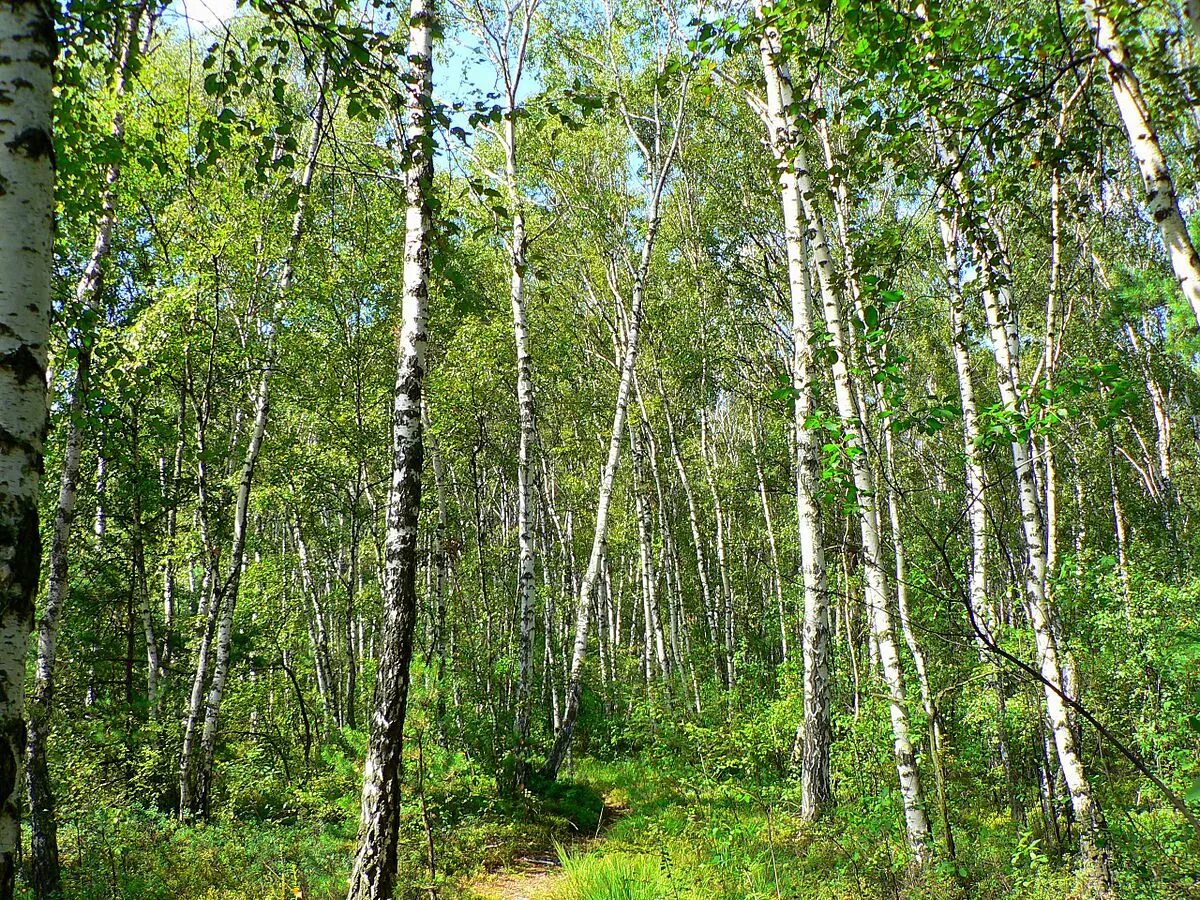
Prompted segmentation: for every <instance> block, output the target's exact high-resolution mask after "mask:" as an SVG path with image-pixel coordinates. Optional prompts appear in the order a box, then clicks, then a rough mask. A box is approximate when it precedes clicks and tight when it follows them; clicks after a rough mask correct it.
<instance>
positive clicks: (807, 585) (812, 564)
mask: <svg viewBox="0 0 1200 900" xmlns="http://www.w3.org/2000/svg"><path fill="white" fill-rule="evenodd" d="M773 40H777V38H774V39H772V38H770V37H766V38H764V40H763V41H762V43H761V45H760V49H761V56H762V64H763V72H764V75H765V77H766V82H767V94H766V98H767V109H766V117H765V119H766V125H767V133H768V138H769V142H770V146H771V150H772V152H773V154H774V156H775V159H776V165H777V177H778V180H779V191H780V202H781V204H782V207H783V222H784V240H785V246H786V249H787V262H788V288H789V295H790V299H791V309H792V326H791V327H792V346H793V351H792V354H793V355H792V394H793V406H794V418H795V423H794V428H795V436H796V523H797V529H798V532H799V543H800V561H801V569H802V575H803V582H804V585H803V590H804V633H803V648H802V652H803V662H804V721H803V723H802V725H801V729H802V736H803V740H802V744H803V756H802V761H801V815H802V816H803V818H805V819H806V820H809V821H811V820H814V819H816V818H817V817H818V816H819V815H821V813H822V812H823V811H825V810H826V809H827V808H828V807H829V806H831V805H832V803H833V786H832V782H831V781H830V774H829V756H830V752H831V749H832V745H833V725H832V720H831V707H830V703H831V688H832V673H831V659H832V646H831V639H830V616H829V597H828V578H827V575H826V570H825V528H824V519H823V516H822V513H821V504H820V500H819V493H818V492H819V490H820V479H821V474H820V473H821V458H820V453H821V451H820V447H821V445H820V441H819V439H818V435H817V434H816V433H815V432H814V429H813V428H812V427H811V426H810V422H809V420H810V418H811V417H812V415H813V413H814V412H816V391H815V388H814V377H815V373H814V372H813V362H812V350H813V347H812V339H813V334H814V327H813V326H814V322H813V303H812V293H811V290H810V280H809V266H808V254H807V248H806V236H805V231H806V225H805V220H804V211H803V209H802V202H801V198H800V185H799V181H798V178H797V172H796V165H795V159H794V157H793V155H792V152H791V148H792V147H793V146H795V145H796V144H797V142H798V140H799V135H798V134H797V129H796V122H795V119H794V117H793V116H792V115H791V114H790V110H789V109H788V107H789V106H790V86H788V87H787V88H786V89H785V87H784V78H785V76H784V73H783V71H782V70H781V68H780V64H779V62H778V58H777V57H778V52H777V49H776V46H775V44H774V43H773ZM855 693H856V696H857V691H856V692H855Z"/></svg>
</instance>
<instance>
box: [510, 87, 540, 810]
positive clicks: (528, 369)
mask: <svg viewBox="0 0 1200 900" xmlns="http://www.w3.org/2000/svg"><path fill="white" fill-rule="evenodd" d="M512 89H513V90H514V91H515V89H516V87H515V85H514V86H513V88H512ZM515 105H516V98H515V96H510V98H509V109H508V114H507V117H506V118H505V123H504V124H505V141H504V143H505V176H506V178H507V181H508V194H509V203H510V204H511V206H512V235H511V237H510V238H509V255H510V263H511V278H510V291H509V297H510V300H511V301H512V314H513V335H514V338H515V341H516V351H517V408H518V411H519V419H520V437H519V440H518V445H517V543H518V551H519V552H518V564H517V608H518V609H519V610H520V632H519V638H518V642H517V647H518V652H517V696H516V700H515V706H516V723H515V728H514V731H515V732H516V744H517V746H516V756H517V787H518V788H520V787H521V786H523V784H524V781H525V778H526V774H527V769H528V764H527V761H526V755H527V754H528V743H529V722H530V716H529V714H530V709H529V705H530V685H531V683H532V679H533V627H534V615H535V613H536V606H537V587H536V585H535V583H534V574H535V573H534V556H535V553H536V546H535V541H534V535H533V524H532V517H533V484H532V482H533V473H534V469H533V464H532V454H533V441H534V417H533V367H532V364H531V357H530V353H529V332H528V328H527V327H526V324H525V214H524V213H523V212H522V210H521V198H520V195H519V193H518V190H517V136H516V110H515Z"/></svg>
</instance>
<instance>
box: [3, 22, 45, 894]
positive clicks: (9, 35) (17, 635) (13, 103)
mask: <svg viewBox="0 0 1200 900" xmlns="http://www.w3.org/2000/svg"><path fill="white" fill-rule="evenodd" d="M54 18H55V7H54V5H53V4H51V3H49V2H41V0H23V2H16V3H7V4H4V5H3V6H0V97H4V98H5V99H6V103H5V106H4V115H3V116H0V184H3V186H4V190H3V191H0V221H4V222H5V223H12V222H21V223H23V225H22V227H21V228H20V229H14V228H11V227H7V226H6V227H4V228H0V269H2V270H3V271H4V272H5V273H6V275H5V277H4V278H3V279H0V428H2V430H3V434H4V436H5V440H3V441H0V598H2V599H3V608H2V611H0V653H2V660H0V698H2V699H0V735H3V739H2V741H3V746H2V747H0V759H3V765H0V898H4V900H7V898H10V897H12V896H13V891H14V888H15V879H16V872H17V861H18V856H19V853H20V840H21V823H20V805H21V794H20V773H21V758H22V755H23V754H24V751H25V656H26V641H27V639H28V637H29V633H30V631H31V630H32V628H33V616H34V601H35V598H36V594H37V590H38V579H39V575H40V571H41V564H42V543H41V537H40V534H39V531H38V485H39V481H40V476H41V473H42V451H43V441H44V439H45V435H46V419H47V397H46V361H47V352H48V349H49V348H48V344H49V337H50V287H51V272H52V268H53V241H54V152H53V146H54V145H53V138H52V125H53V120H54V113H53V93H52V85H53V67H54V63H55V53H56V41H55V34H54Z"/></svg>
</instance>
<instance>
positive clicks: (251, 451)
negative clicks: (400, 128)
mask: <svg viewBox="0 0 1200 900" xmlns="http://www.w3.org/2000/svg"><path fill="white" fill-rule="evenodd" d="M324 81H325V78H324V75H322V78H321V82H320V83H319V85H318V90H319V96H318V99H317V105H316V109H315V111H314V115H313V129H312V136H311V139H310V141H309V146H308V159H307V163H306V165H305V167H304V171H303V173H302V174H301V177H300V182H299V184H298V185H297V187H296V190H297V192H298V197H297V203H296V211H295V213H294V214H293V217H292V225H291V232H290V234H289V236H288V246H287V251H286V255H285V257H284V259H283V268H282V270H281V271H280V275H279V282H278V285H277V287H276V289H277V291H278V296H279V301H280V302H281V303H283V302H286V300H287V297H288V293H289V292H290V290H291V287H292V279H293V276H294V274H295V257H296V255H297V254H298V253H299V250H300V241H301V239H302V237H303V236H304V227H305V223H306V214H307V208H308V194H309V190H310V188H311V186H312V180H313V176H314V175H315V173H316V166H317V155H318V153H319V152H320V148H321V138H322V131H323V128H324V122H325V96H324V87H325V85H324ZM265 312H266V315H267V316H268V317H270V316H271V315H272V314H273V313H274V310H273V309H272V308H270V307H268V309H267V310H266V311H265ZM275 354H276V344H275V337H274V332H273V331H272V333H271V335H270V336H269V337H268V338H267V344H266V350H265V361H264V363H263V368H262V372H261V373H260V375H259V379H258V384H257V386H256V388H255V390H254V420H253V424H252V425H251V429H250V439H249V442H248V444H247V445H246V453H245V456H244V458H243V460H242V470H241V476H240V478H239V479H238V491H237V499H236V504H235V507H234V517H233V545H232V548H231V552H230V557H229V571H228V573H227V574H226V575H225V578H224V580H223V581H222V582H221V584H220V585H218V586H216V587H215V589H214V591H213V606H212V608H211V609H210V615H211V616H213V617H215V618H216V619H217V620H218V624H217V631H216V647H215V650H214V656H213V668H212V680H211V682H210V684H209V688H208V692H207V697H206V699H205V703H204V728H203V731H202V732H201V737H200V748H199V749H200V756H199V759H198V760H196V761H195V762H193V761H192V760H191V759H190V756H189V755H184V756H183V757H181V760H180V784H181V795H182V794H183V787H182V786H183V783H184V782H185V781H188V782H191V781H194V782H195V785H196V787H195V790H194V791H189V792H188V800H189V807H188V809H186V810H185V809H183V806H182V803H181V809H180V813H181V815H185V816H190V815H195V814H196V813H200V812H202V813H204V814H205V815H206V816H207V814H208V811H209V807H210V803H211V796H210V790H211V787H212V775H213V754H214V751H215V748H216V741H217V727H218V722H219V719H220V712H221V704H222V701H223V700H224V697H225V684H226V680H227V678H228V676H229V662H230V650H231V645H232V641H233V618H234V611H235V609H236V607H237V601H238V593H239V591H240V589H241V580H242V572H243V569H244V566H245V552H246V538H247V531H248V527H249V515H250V490H251V487H252V485H253V482H254V471H255V468H256V467H257V465H258V457H259V454H260V452H261V450H262V444H263V439H264V437H265V436H266V430H267V416H268V412H269V409H270V397H271V375H272V374H273V370H274V366H275ZM193 696H195V695H194V694H193ZM194 719H195V710H193V711H192V713H191V714H190V715H189V721H194ZM189 749H190V748H189Z"/></svg>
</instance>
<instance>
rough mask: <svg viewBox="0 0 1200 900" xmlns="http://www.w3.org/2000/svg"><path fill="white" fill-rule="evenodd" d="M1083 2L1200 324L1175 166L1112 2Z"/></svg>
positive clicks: (1192, 253)
mask: <svg viewBox="0 0 1200 900" xmlns="http://www.w3.org/2000/svg"><path fill="white" fill-rule="evenodd" d="M1082 2H1083V8H1084V10H1085V12H1086V13H1087V15H1088V24H1089V26H1090V27H1091V31H1092V39H1093V41H1094V43H1095V46H1096V51H1097V52H1098V53H1099V55H1100V58H1101V59H1102V60H1103V62H1104V71H1105V73H1106V74H1107V75H1108V81H1109V84H1111V85H1112V92H1113V98H1114V99H1115V100H1116V103H1117V111H1118V112H1119V113H1120V115H1121V123H1122V124H1123V125H1124V126H1125V133H1126V135H1128V137H1129V147H1130V149H1131V150H1132V151H1133V155H1134V158H1135V159H1136V161H1137V165H1138V171H1139V172H1141V175H1142V181H1143V183H1144V185H1145V188H1146V201H1145V202H1146V214H1147V215H1148V216H1149V217H1150V218H1151V219H1153V220H1154V221H1155V222H1156V223H1157V224H1158V229H1159V232H1160V233H1161V235H1162V239H1163V243H1164V244H1166V246H1167V253H1168V254H1169V256H1170V257H1171V267H1172V268H1173V269H1174V270H1175V278H1176V279H1177V280H1178V281H1179V288H1180V290H1182V291H1183V297H1184V299H1185V300H1187V302H1188V305H1189V306H1190V307H1191V308H1192V314H1193V315H1194V316H1195V317H1196V323H1197V325H1198V326H1200V254H1197V252H1196V247H1195V245H1194V244H1193V243H1192V238H1191V235H1189V234H1188V229H1187V223H1186V222H1185V221H1184V220H1183V216H1182V215H1181V214H1180V212H1179V198H1178V197H1177V196H1176V194H1175V182H1174V181H1173V180H1172V179H1171V168H1170V166H1169V165H1168V164H1167V157H1166V155H1165V154H1164V153H1163V151H1162V147H1161V146H1160V145H1159V143H1158V134H1157V133H1156V132H1155V130H1154V123H1153V122H1151V121H1150V109H1149V107H1148V106H1147V104H1146V100H1145V97H1143V96H1142V86H1141V83H1140V82H1139V81H1138V77H1137V73H1136V72H1134V71H1133V61H1132V59H1131V58H1130V56H1129V52H1128V50H1126V48H1125V44H1124V42H1123V41H1122V40H1121V36H1120V34H1118V33H1117V26H1116V22H1115V21H1114V20H1113V18H1112V16H1111V15H1110V14H1109V3H1108V2H1107V0H1082ZM1195 5H1196V4H1195V3H1194V2H1193V3H1191V4H1190V5H1189V7H1188V15H1189V18H1190V20H1191V22H1192V24H1193V26H1194V25H1195V23H1196V16H1195Z"/></svg>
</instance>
